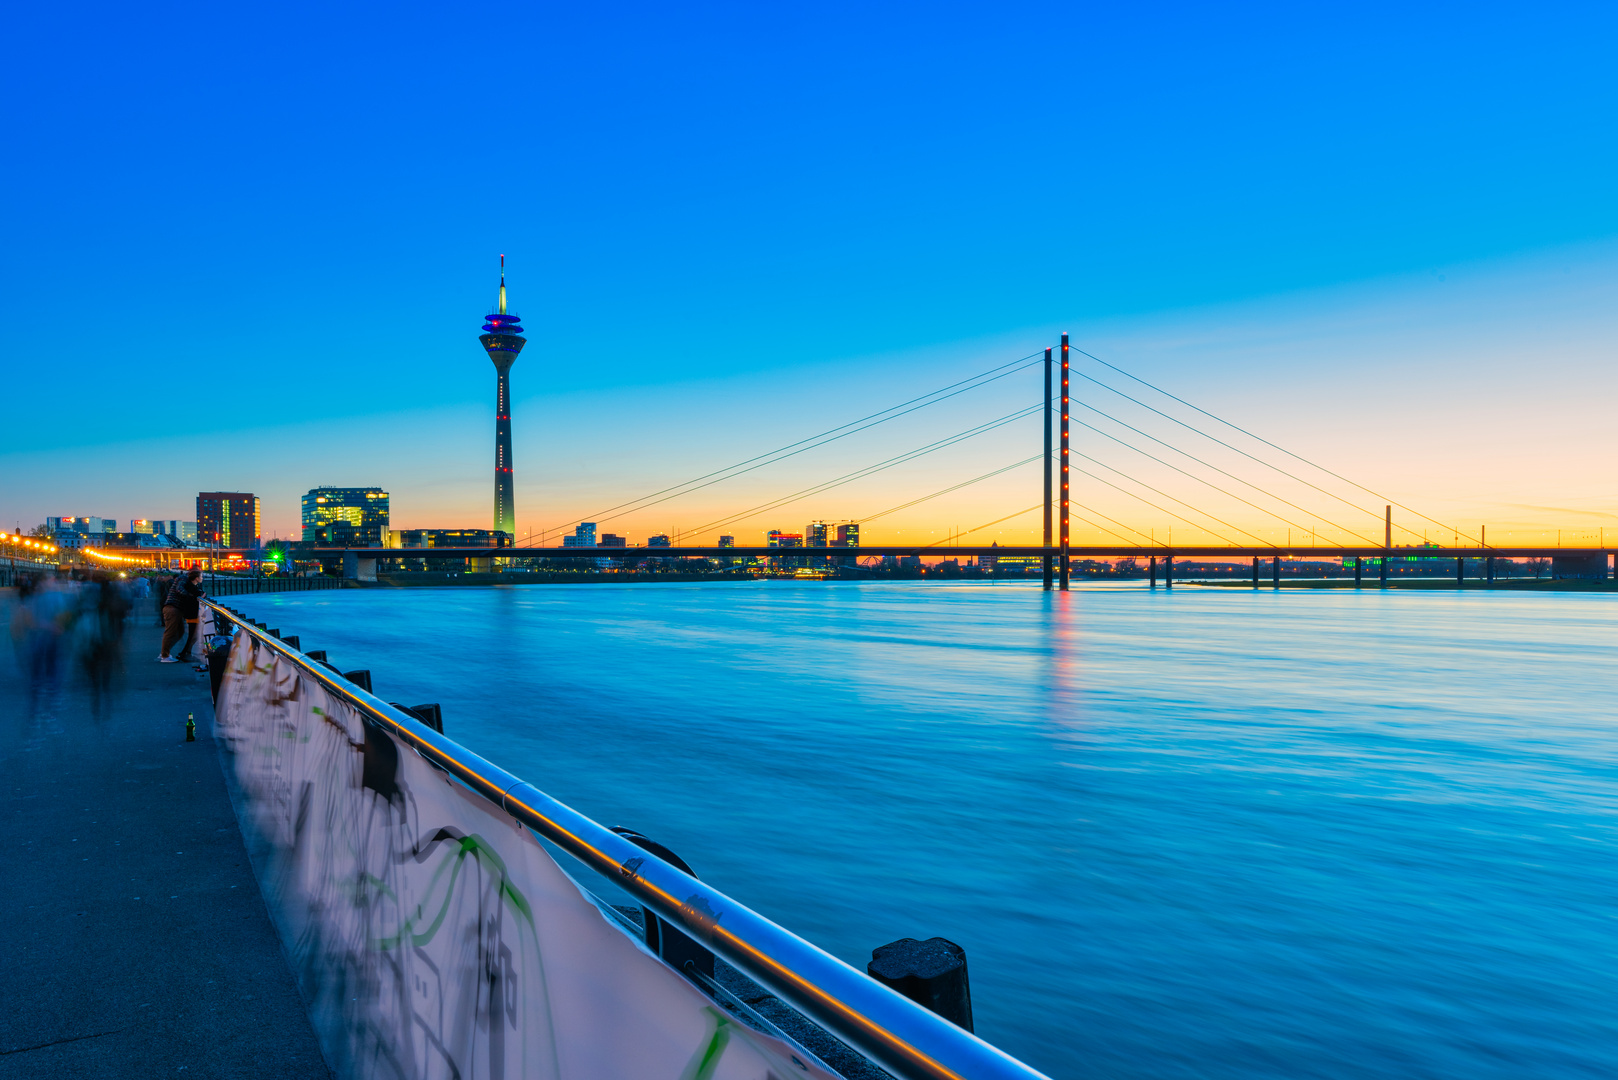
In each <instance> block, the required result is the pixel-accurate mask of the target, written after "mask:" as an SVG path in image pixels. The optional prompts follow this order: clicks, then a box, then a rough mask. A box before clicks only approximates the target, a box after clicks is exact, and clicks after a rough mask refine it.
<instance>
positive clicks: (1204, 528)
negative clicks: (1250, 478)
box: [1070, 450, 1275, 547]
mask: <svg viewBox="0 0 1618 1080" xmlns="http://www.w3.org/2000/svg"><path fill="white" fill-rule="evenodd" d="M1072 453H1073V455H1074V456H1075V457H1081V458H1084V459H1085V460H1086V461H1094V462H1095V463H1096V464H1097V465H1100V466H1101V467H1102V468H1104V469H1107V470H1108V471H1110V472H1115V473H1118V475H1119V476H1122V477H1123V478H1124V479H1125V480H1130V481H1133V482H1134V483H1137V484H1140V486H1141V487H1143V488H1145V489H1146V490H1147V491H1156V492H1157V494H1159V495H1163V492H1161V491H1157V489H1156V488H1154V487H1152V486H1151V485H1150V484H1141V482H1140V481H1139V480H1136V479H1135V478H1134V477H1133V476H1130V475H1129V474H1128V473H1125V472H1120V471H1119V470H1117V469H1114V468H1113V467H1112V466H1111V465H1106V464H1103V463H1102V462H1099V461H1096V459H1095V458H1093V457H1090V456H1089V455H1088V454H1081V453H1079V452H1078V451H1077V450H1074V451H1072ZM1070 468H1072V469H1073V471H1074V472H1079V473H1084V475H1085V476H1088V477H1089V478H1090V479H1092V480H1098V481H1100V482H1101V483H1103V484H1106V485H1107V486H1108V487H1110V488H1113V489H1114V490H1116V491H1121V492H1123V493H1124V494H1125V495H1128V496H1129V497H1130V498H1131V499H1138V500H1139V501H1141V502H1143V503H1145V504H1146V505H1147V506H1150V507H1151V508H1152V509H1153V510H1158V511H1161V512H1162V513H1165V514H1167V515H1168V516H1169V517H1171V518H1173V519H1174V520H1175V521H1183V522H1185V523H1186V524H1187V525H1189V526H1191V527H1192V528H1193V529H1201V530H1202V531H1203V532H1206V533H1212V534H1213V535H1214V536H1218V537H1219V539H1221V540H1223V541H1224V542H1225V543H1227V544H1229V545H1230V546H1231V547H1240V546H1241V545H1240V544H1238V543H1236V541H1234V540H1232V539H1231V538H1230V537H1228V536H1223V535H1221V534H1220V533H1217V532H1214V531H1213V530H1212V529H1210V528H1208V526H1206V525H1204V524H1202V523H1201V522H1200V521H1192V520H1191V519H1190V518H1187V517H1181V516H1180V515H1179V514H1176V513H1175V512H1174V511H1173V510H1170V509H1168V508H1167V507H1164V506H1158V505H1157V504H1156V503H1154V502H1152V501H1151V500H1150V499H1147V498H1144V497H1143V496H1140V495H1136V494H1135V493H1134V492H1133V491H1130V490H1129V489H1128V488H1122V487H1119V486H1118V485H1117V484H1114V483H1113V482H1112V481H1111V480H1107V479H1105V478H1103V477H1100V476H1097V475H1096V474H1095V473H1093V472H1089V471H1087V470H1085V469H1081V468H1079V467H1078V466H1077V465H1074V466H1070ZM1164 497H1165V498H1167V499H1168V500H1169V501H1170V502H1177V503H1180V505H1181V506H1184V507H1186V508H1187V509H1190V510H1192V511H1195V512H1196V513H1199V514H1203V516H1204V517H1210V518H1213V519H1214V520H1215V521H1218V522H1219V524H1221V525H1225V526H1228V527H1229V528H1232V529H1235V528H1236V526H1234V525H1231V524H1230V523H1229V522H1228V521H1220V519H1219V518H1216V517H1214V516H1213V515H1212V514H1208V513H1205V512H1204V511H1201V510H1197V508H1196V507H1194V506H1192V505H1191V504H1190V503H1186V502H1181V500H1179V499H1176V498H1174V496H1172V495H1166V496H1164ZM1131 531H1132V532H1140V530H1139V529H1131ZM1236 531H1237V532H1239V533H1245V534H1246V535H1248V536H1253V534H1252V533H1250V532H1248V531H1247V530H1246V529H1236ZM1253 539H1255V540H1258V542H1259V543H1260V544H1264V546H1265V547H1274V546H1275V545H1274V544H1265V543H1264V541H1263V540H1262V539H1261V538H1259V537H1256V536H1254V537H1253ZM1152 542H1153V543H1154V544H1156V545H1157V546H1158V547H1167V546H1168V545H1167V544H1165V543H1163V542H1162V541H1160V540H1157V539H1156V538H1155V537H1154V538H1153V540H1152Z"/></svg>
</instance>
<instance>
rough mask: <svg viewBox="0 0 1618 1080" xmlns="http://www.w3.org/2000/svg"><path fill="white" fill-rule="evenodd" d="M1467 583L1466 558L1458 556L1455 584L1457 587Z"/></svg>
mask: <svg viewBox="0 0 1618 1080" xmlns="http://www.w3.org/2000/svg"><path fill="white" fill-rule="evenodd" d="M1464 584H1466V560H1465V559H1463V558H1459V557H1457V558H1456V560H1455V585H1456V587H1457V588H1459V587H1460V586H1462V585H1464Z"/></svg>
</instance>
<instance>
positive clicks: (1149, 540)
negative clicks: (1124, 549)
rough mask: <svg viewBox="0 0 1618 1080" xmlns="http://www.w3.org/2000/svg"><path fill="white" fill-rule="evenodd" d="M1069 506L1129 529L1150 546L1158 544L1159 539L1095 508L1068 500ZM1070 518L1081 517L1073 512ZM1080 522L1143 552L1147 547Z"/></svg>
mask: <svg viewBox="0 0 1618 1080" xmlns="http://www.w3.org/2000/svg"><path fill="white" fill-rule="evenodd" d="M1087 475H1088V474H1087ZM1068 506H1070V507H1073V506H1077V507H1078V508H1079V509H1080V510H1083V511H1084V512H1085V513H1087V514H1094V515H1095V516H1096V517H1098V518H1100V519H1101V520H1102V521H1110V522H1112V523H1113V524H1114V525H1116V526H1118V527H1119V528H1120V529H1128V530H1129V531H1130V532H1132V533H1134V534H1135V535H1136V536H1144V537H1145V538H1146V540H1147V543H1148V544H1157V539H1156V538H1155V537H1153V536H1152V535H1151V534H1150V533H1144V532H1141V531H1140V530H1139V529H1137V528H1135V526H1133V525H1125V524H1124V523H1123V522H1121V521H1119V520H1118V519H1117V518H1110V517H1108V516H1107V515H1106V514H1103V513H1102V512H1101V511H1099V510H1097V509H1096V508H1095V507H1093V506H1085V505H1084V504H1083V503H1076V502H1074V501H1073V500H1072V499H1069V500H1068ZM1068 516H1070V517H1079V516H1078V515H1077V514H1074V513H1073V512H1072V511H1071V510H1070V511H1069V512H1068ZM1079 520H1080V521H1082V522H1084V523H1085V524H1086V525H1088V526H1090V527H1091V528H1092V529H1100V530H1101V531H1102V532H1104V533H1106V534H1107V535H1108V536H1117V537H1118V539H1120V540H1122V541H1123V542H1124V543H1126V544H1133V545H1134V546H1135V547H1138V548H1141V549H1143V550H1144V549H1145V548H1146V546H1147V545H1146V544H1143V543H1141V542H1140V541H1139V540H1131V539H1129V538H1128V537H1126V536H1119V535H1118V534H1117V533H1115V532H1113V531H1112V530H1111V529H1108V528H1104V527H1103V526H1100V525H1097V524H1096V523H1095V522H1093V521H1090V520H1089V519H1087V518H1079Z"/></svg>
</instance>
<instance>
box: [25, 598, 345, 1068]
mask: <svg viewBox="0 0 1618 1080" xmlns="http://www.w3.org/2000/svg"><path fill="white" fill-rule="evenodd" d="M9 594H10V590H6V592H5V593H0V596H4V599H0V617H3V618H4V619H5V620H6V622H7V623H8V624H9V622H10V619H11V615H12V613H13V611H14V610H15V607H16V601H15V600H14V599H13V598H12V596H11V595H9ZM158 637H159V631H158V630H157V629H156V628H155V626H154V625H153V614H152V612H151V610H150V608H142V609H139V610H137V611H135V612H132V613H131V616H130V623H129V627H128V631H127V637H126V641H125V647H124V668H125V670H124V672H123V674H122V677H121V684H122V685H121V687H120V688H119V690H118V693H117V696H116V698H115V699H114V704H113V705H112V706H111V708H110V709H109V710H108V715H107V716H106V718H105V719H104V720H102V721H100V722H97V721H96V720H95V719H94V718H93V717H92V715H91V711H90V705H89V702H88V700H87V695H86V692H85V690H84V689H83V678H82V676H81V675H80V673H79V672H78V671H77V670H76V669H75V668H74V666H73V665H72V663H71V660H70V657H69V656H68V655H67V654H66V653H64V654H63V656H62V661H63V665H62V669H61V677H62V684H63V686H64V687H65V688H66V692H65V693H63V694H62V695H61V697H60V698H59V700H58V702H57V703H56V705H55V706H46V707H44V708H41V709H39V710H37V711H35V710H31V709H30V692H29V682H28V677H27V673H26V671H25V670H24V668H23V664H22V662H21V659H20V657H18V656H17V655H16V654H15V653H14V651H13V650H10V649H7V650H3V652H4V655H0V713H3V715H4V716H5V717H6V719H5V721H4V723H5V727H6V730H5V733H4V737H3V738H0V798H3V799H4V804H5V807H6V814H5V821H6V824H7V829H6V840H5V842H6V846H7V855H6V858H5V863H4V866H5V872H4V873H0V910H3V911H5V913H6V915H7V918H6V919H5V920H4V921H3V922H0V986H3V987H4V988H5V990H4V998H5V1002H6V1007H5V1008H4V1009H0V1077H24V1076H26V1077H57V1076H60V1077H75V1078H83V1077H120V1078H121V1077H132V1076H160V1075H162V1076H193V1077H205V1076H253V1077H264V1078H269V1077H299V1078H305V1077H321V1076H326V1075H327V1070H326V1067H325V1064H324V1062H323V1060H322V1058H321V1056H320V1050H319V1047H318V1045H317V1043H316V1041H315V1035H314V1031H313V1029H312V1028H311V1026H310V1024H309V1020H308V1017H307V1015H306V1014H305V1012H304V1008H303V1004H302V1002H301V1001H300V1000H299V997H298V992H297V987H296V985H295V983H294V981H293V977H292V973H291V971H290V970H289V969H288V966H287V962H286V959H285V957H284V955H283V953H282V951H281V945H280V941H279V939H278V937H277V936H276V933H275V929H274V927H273V926H272V924H271V923H270V920H269V916H268V914H267V913H266V911H265V908H264V901H263V899H262V898H261V896H260V894H259V890H258V885H257V883H256V881H255V880H254V878H253V873H252V869H251V867H250V866H249V864H248V860H247V853H246V850H245V849H244V847H243V844H242V838H241V833H240V831H239V830H238V828H237V825H236V817H235V814H234V812H233V811H232V809H231V805H230V798H229V795H228V793H227V791H226V788H225V781H224V776H223V773H222V772H221V770H220V766H219V758H218V755H217V753H216V752H215V749H214V745H213V741H212V738H211V736H210V732H211V728H212V717H213V708H212V706H211V704H210V703H209V699H208V688H207V683H206V681H205V677H204V676H201V675H198V674H196V673H195V672H193V671H192V670H191V668H190V666H189V665H186V664H158V663H156V662H155V657H156V656H157V649H158ZM188 711H189V712H193V713H195V714H196V721H197V741H196V742H194V743H187V742H185V741H184V739H185V718H186V713H187V712H188ZM182 1068H183V1069H184V1072H181V1071H180V1070H181V1069H182Z"/></svg>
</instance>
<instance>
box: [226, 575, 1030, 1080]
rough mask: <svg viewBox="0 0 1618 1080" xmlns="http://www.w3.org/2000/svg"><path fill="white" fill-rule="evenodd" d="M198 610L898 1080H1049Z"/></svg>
mask: <svg viewBox="0 0 1618 1080" xmlns="http://www.w3.org/2000/svg"><path fill="white" fill-rule="evenodd" d="M203 603H204V604H206V605H207V606H208V607H209V608H211V609H213V611H214V613H215V614H216V615H218V616H219V617H221V618H224V619H228V620H229V621H230V622H231V623H233V624H234V625H236V626H239V627H241V628H242V630H243V631H244V632H246V633H248V634H250V635H252V637H253V638H254V639H255V640H257V641H258V643H259V644H260V645H262V646H265V647H267V648H269V649H270V650H272V651H274V652H276V653H278V654H279V655H281V656H282V657H284V658H285V659H287V660H289V661H291V662H292V663H294V664H296V665H297V666H298V667H299V668H300V669H301V670H302V671H303V673H304V674H305V675H307V676H309V677H311V678H313V679H314V680H315V681H317V682H318V683H320V685H321V686H323V687H324V688H325V689H326V690H327V691H328V692H330V693H333V694H336V695H337V696H338V697H340V698H342V699H343V700H344V701H346V702H347V703H348V704H349V705H351V706H353V707H354V708H356V709H358V710H360V712H362V713H363V714H365V715H366V716H368V717H370V718H371V719H372V720H374V721H376V722H377V723H380V724H382V725H384V726H385V728H386V729H388V730H390V731H391V732H392V733H393V734H394V735H395V736H396V737H397V738H399V739H401V740H402V741H403V742H405V743H406V744H407V745H409V746H410V747H412V748H413V749H414V750H415V751H416V752H417V753H418V754H420V755H421V756H422V757H424V758H427V759H428V760H429V761H432V762H434V763H436V764H437V765H439V766H441V767H442V768H443V769H444V770H445V771H447V772H448V773H450V775H452V776H454V777H456V778H457V779H459V780H460V781H461V782H462V783H464V784H466V786H467V787H469V788H471V789H472V790H473V791H476V792H477V793H478V794H480V795H482V796H483V797H484V798H486V799H488V800H489V801H490V802H492V803H495V804H496V805H498V806H500V807H501V808H502V809H504V810H505V811H506V813H508V814H510V815H511V816H512V817H514V818H516V819H517V820H518V821H520V822H522V823H523V824H524V825H527V826H528V827H529V828H530V829H532V830H534V832H536V833H538V834H539V835H540V836H542V837H544V838H545V839H546V840H549V841H550V842H551V843H553V844H555V845H556V846H557V847H559V848H561V849H562V850H563V851H565V852H567V853H568V854H569V855H572V856H573V857H574V858H576V859H578V860H579V861H580V862H582V863H584V864H585V865H586V866H588V867H590V869H592V870H594V871H596V872H597V873H599V874H601V875H602V876H603V877H605V878H607V879H608V880H610V881H611V882H613V884H615V885H617V886H618V887H619V888H620V889H622V890H623V891H624V892H626V893H628V894H629V895H630V896H632V897H634V898H635V899H636V900H637V901H639V902H640V903H641V904H643V905H645V906H646V907H648V908H650V909H652V910H653V911H654V912H656V913H657V914H658V915H660V916H661V917H662V918H664V919H665V920H667V921H668V922H670V923H672V924H673V925H675V926H677V927H679V928H681V929H682V930H683V931H685V933H687V934H689V935H690V936H691V937H692V938H693V939H695V940H696V941H699V942H701V943H702V944H704V945H706V946H707V947H709V948H711V949H712V950H713V951H714V952H715V953H716V954H718V955H719V956H721V957H723V958H724V959H725V960H727V961H729V962H730V963H731V964H733V965H734V966H735V967H737V968H739V969H740V970H741V971H742V972H744V973H745V974H747V975H748V976H749V977H751V978H752V979H753V980H755V981H756V982H758V983H760V984H762V985H763V986H764V987H765V989H767V990H770V991H771V992H772V993H774V994H776V995H777V996H778V997H780V998H782V999H783V1000H785V1001H787V1002H788V1003H789V1004H791V1005H792V1006H793V1007H795V1008H796V1009H798V1011H800V1012H802V1013H803V1014H805V1015H806V1016H808V1017H810V1018H811V1019H813V1020H814V1021H816V1022H817V1023H819V1024H820V1025H821V1026H822V1027H824V1028H826V1029H827V1030H829V1031H831V1032H832V1033H834V1034H835V1035H837V1036H838V1037H839V1038H841V1039H842V1040H843V1041H845V1042H847V1043H849V1044H850V1045H851V1046H853V1047H854V1048H855V1049H856V1050H858V1051H860V1052H861V1053H863V1054H865V1055H866V1056H867V1057H869V1058H871V1059H872V1060H874V1061H875V1062H876V1063H877V1064H879V1065H881V1066H882V1067H883V1068H885V1069H887V1070H888V1071H889V1072H891V1073H893V1074H894V1075H895V1076H897V1077H900V1078H901V1080H1048V1078H1047V1077H1045V1074H1043V1073H1041V1072H1038V1071H1037V1070H1035V1069H1033V1068H1030V1067H1029V1066H1027V1065H1025V1064H1023V1063H1022V1062H1020V1061H1018V1060H1017V1059H1016V1058H1014V1057H1012V1056H1011V1055H1010V1054H1007V1053H1005V1052H1004V1051H1003V1050H999V1049H997V1048H996V1047H994V1046H991V1045H990V1044H988V1043H986V1042H984V1041H983V1040H982V1039H980V1038H978V1037H977V1036H976V1035H973V1034H972V1033H971V1032H969V1031H966V1030H964V1029H963V1028H959V1027H957V1026H955V1025H954V1024H952V1023H950V1022H949V1021H948V1020H945V1019H944V1018H943V1017H941V1016H939V1015H937V1014H936V1013H933V1012H930V1011H928V1010H927V1009H925V1008H923V1007H922V1006H921V1005H918V1004H917V1003H915V1002H914V1001H911V1000H910V999H909V998H907V997H905V996H903V995H902V994H899V993H897V992H896V991H893V990H890V989H889V988H888V987H886V986H884V985H882V984H881V983H879V982H877V981H876V980H875V979H873V978H871V977H870V976H869V975H866V974H865V973H864V972H862V971H859V970H857V969H855V968H853V967H850V966H849V965H848V964H845V963H843V962H842V961H841V960H839V959H837V958H836V957H835V956H832V955H831V954H830V953H827V952H825V951H824V950H822V949H820V948H819V947H817V946H815V945H812V944H810V943H809V942H807V941H805V940H804V939H803V938H801V937H798V936H797V935H796V934H794V933H792V932H791V931H789V930H787V929H785V928H783V927H781V926H778V925H776V924H775V923H773V922H771V921H770V920H769V919H766V918H765V917H764V916H762V915H760V914H758V913H757V912H754V911H752V910H750V909H748V908H746V907H744V906H743V905H741V904H739V903H737V902H736V901H735V900H732V899H731V898H730V897H729V896H726V895H725V894H724V893H722V892H720V891H719V890H717V889H715V888H714V887H713V886H711V885H708V884H706V883H705V882H702V881H699V880H697V879H696V878H694V877H692V876H691V875H689V874H685V873H682V872H681V871H679V870H677V869H675V868H674V867H673V866H671V865H669V864H668V863H666V862H664V861H663V860H662V859H659V858H658V857H657V856H655V855H653V854H652V853H651V852H649V851H646V850H645V849H643V848H640V847H637V846H636V845H635V844H633V843H631V842H630V841H629V840H627V839H625V838H624V837H622V836H620V835H618V834H617V833H615V832H613V831H612V830H610V829H608V828H606V827H605V826H603V825H601V824H599V823H598V822H596V821H594V820H592V819H590V818H588V817H586V816H585V815H583V814H581V813H579V812H578V811H577V810H574V809H573V808H572V807H570V806H567V805H565V804H563V803H561V802H558V801H557V800H556V799H553V798H551V797H550V796H549V795H547V794H545V793H544V792H543V791H540V790H539V789H538V788H536V787H534V786H533V785H532V784H529V783H527V782H526V781H523V780H521V779H519V778H517V777H515V776H513V775H512V774H511V773H508V772H506V771H505V770H504V769H502V768H500V767H499V766H498V765H495V764H493V763H492V762H489V761H485V760H484V759H483V758H481V757H479V756H478V755H477V754H474V753H472V752H471V751H470V750H468V749H466V748H465V747H464V746H461V745H460V744H459V743H457V742H455V741H454V740H453V739H449V738H446V737H445V736H443V735H440V734H439V733H438V732H436V731H434V730H433V729H432V728H430V727H428V726H427V725H425V724H423V723H421V722H420V721H418V720H417V719H415V718H414V717H412V716H408V715H406V714H405V713H402V712H400V711H399V710H398V709H396V708H394V707H393V706H391V705H389V704H388V703H387V702H385V701H383V700H381V699H380V698H378V697H376V696H375V695H373V694H368V693H366V692H365V691H364V690H361V689H360V688H359V687H357V686H355V685H354V684H353V683H351V682H349V681H348V680H347V679H344V678H342V677H341V676H339V675H337V674H335V673H334V672H332V671H331V670H329V669H327V668H325V667H322V666H321V665H320V664H318V663H317V662H315V661H313V660H311V659H309V658H308V657H306V656H304V655H303V654H302V653H301V652H299V651H298V650H296V649H293V648H292V647H290V646H288V645H287V644H286V643H285V642H283V641H281V640H279V639H277V638H275V637H273V636H271V635H270V634H268V633H265V632H264V631H262V630H260V629H258V628H257V627H256V626H252V625H250V624H248V623H247V622H245V621H244V620H243V619H241V618H239V617H237V616H236V615H233V614H232V613H231V612H229V611H227V610H226V609H224V608H223V607H221V606H219V605H218V604H216V603H214V602H212V601H210V600H206V599H205V600H204V601H203Z"/></svg>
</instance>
